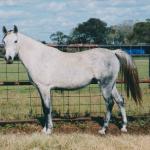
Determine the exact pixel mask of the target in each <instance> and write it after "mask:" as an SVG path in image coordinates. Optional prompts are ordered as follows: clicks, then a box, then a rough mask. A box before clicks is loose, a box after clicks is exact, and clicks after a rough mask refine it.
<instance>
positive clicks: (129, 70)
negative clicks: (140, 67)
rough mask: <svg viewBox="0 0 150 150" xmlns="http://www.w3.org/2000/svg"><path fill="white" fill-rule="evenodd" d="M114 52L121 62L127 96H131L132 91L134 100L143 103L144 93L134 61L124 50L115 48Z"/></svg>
mask: <svg viewBox="0 0 150 150" xmlns="http://www.w3.org/2000/svg"><path fill="white" fill-rule="evenodd" d="M114 53H115V55H116V56H117V58H118V59H119V62H120V72H121V76H122V79H124V82H125V89H126V92H127V97H129V95H130V93H131V96H132V98H133V100H134V101H135V102H136V103H139V104H141V101H142V94H141V89H140V86H139V75H138V71H137V67H136V65H135V63H134V61H133V60H132V58H131V57H130V56H129V55H128V54H127V53H126V52H124V51H122V50H119V49H118V50H115V51H114Z"/></svg>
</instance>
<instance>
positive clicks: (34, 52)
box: [18, 33, 60, 68]
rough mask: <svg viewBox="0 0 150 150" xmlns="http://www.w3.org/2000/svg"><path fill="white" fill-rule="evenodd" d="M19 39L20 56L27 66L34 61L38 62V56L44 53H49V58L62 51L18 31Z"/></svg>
mask: <svg viewBox="0 0 150 150" xmlns="http://www.w3.org/2000/svg"><path fill="white" fill-rule="evenodd" d="M18 39H19V57H20V59H21V61H22V62H23V63H24V65H25V66H26V67H27V68H29V67H30V65H31V64H33V63H38V61H39V60H38V58H39V57H41V56H42V55H43V54H44V53H46V54H48V56H49V59H51V58H50V57H54V56H56V55H57V54H58V53H59V52H60V51H59V50H57V49H55V48H52V47H48V46H45V45H44V44H42V43H40V42H38V41H36V40H33V39H32V38H30V37H27V36H25V35H23V34H21V33H18Z"/></svg>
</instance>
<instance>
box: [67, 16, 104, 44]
mask: <svg viewBox="0 0 150 150" xmlns="http://www.w3.org/2000/svg"><path fill="white" fill-rule="evenodd" d="M106 31H107V24H106V23H105V22H103V21H101V20H100V19H96V18H90V19H89V20H88V21H86V22H83V23H80V24H79V25H78V26H77V27H76V28H74V29H73V32H72V34H71V38H70V39H69V43H83V44H84V43H94V44H104V43H105V37H106Z"/></svg>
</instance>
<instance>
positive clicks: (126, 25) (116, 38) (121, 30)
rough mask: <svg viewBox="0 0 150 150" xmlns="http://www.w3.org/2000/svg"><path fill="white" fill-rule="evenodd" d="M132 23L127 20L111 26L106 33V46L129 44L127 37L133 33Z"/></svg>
mask: <svg viewBox="0 0 150 150" xmlns="http://www.w3.org/2000/svg"><path fill="white" fill-rule="evenodd" d="M133 23H134V22H133V21H132V20H127V21H124V22H123V23H121V24H119V25H114V26H111V27H110V28H109V29H108V32H107V44H129V41H128V36H129V35H130V34H131V33H132V31H133Z"/></svg>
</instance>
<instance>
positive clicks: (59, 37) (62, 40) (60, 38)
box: [50, 31, 68, 45]
mask: <svg viewBox="0 0 150 150" xmlns="http://www.w3.org/2000/svg"><path fill="white" fill-rule="evenodd" d="M67 38H68V36H67V35H65V34H64V33H63V32H61V31H57V32H56V33H53V34H51V35H50V39H51V40H52V41H53V42H54V43H56V44H58V45H63V44H66V41H67Z"/></svg>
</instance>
